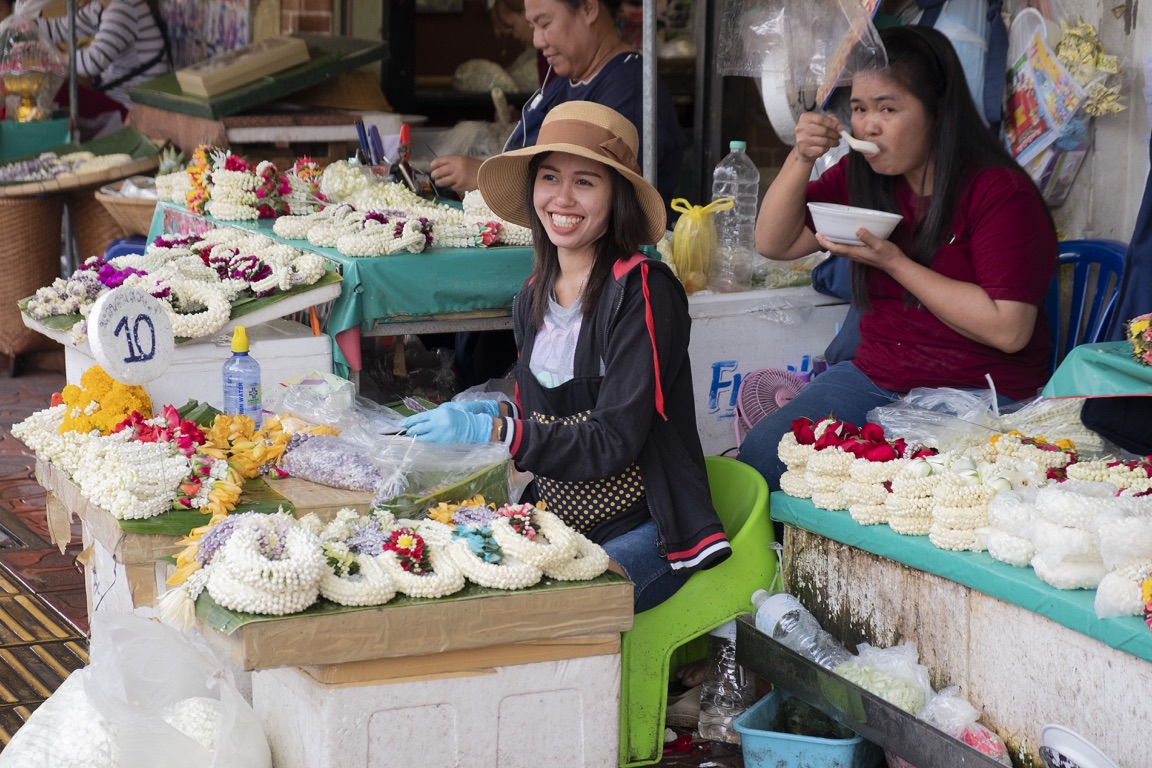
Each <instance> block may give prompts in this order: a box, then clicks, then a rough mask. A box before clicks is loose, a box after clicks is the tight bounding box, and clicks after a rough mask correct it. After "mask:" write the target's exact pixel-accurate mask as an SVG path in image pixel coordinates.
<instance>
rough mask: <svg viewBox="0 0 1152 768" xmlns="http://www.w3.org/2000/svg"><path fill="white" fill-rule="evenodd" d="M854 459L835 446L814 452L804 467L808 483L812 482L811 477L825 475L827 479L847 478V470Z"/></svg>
mask: <svg viewBox="0 0 1152 768" xmlns="http://www.w3.org/2000/svg"><path fill="white" fill-rule="evenodd" d="M855 460H856V457H855V456H853V455H852V454H851V453H847V452H845V451H842V450H841V449H840V448H838V447H836V446H832V447H829V448H825V449H824V450H822V451H816V452H814V453H813V454H812V456H810V457H809V458H808V464H807V466H806V469H807V472H808V482H812V475H813V474H815V475H825V476H828V477H843V478H844V479H847V478H848V470H849V468H850V467H851V466H852V462H853V461H855Z"/></svg>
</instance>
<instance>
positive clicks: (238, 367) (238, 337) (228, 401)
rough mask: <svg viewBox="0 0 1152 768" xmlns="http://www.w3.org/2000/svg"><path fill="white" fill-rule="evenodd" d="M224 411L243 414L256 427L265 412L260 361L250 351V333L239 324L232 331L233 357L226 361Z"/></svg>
mask: <svg viewBox="0 0 1152 768" xmlns="http://www.w3.org/2000/svg"><path fill="white" fill-rule="evenodd" d="M223 373H224V376H223V378H224V413H227V414H230V415H233V416H237V415H240V414H243V415H245V416H247V417H249V418H250V419H252V421H254V422H256V426H260V420H261V418H262V417H263V414H264V411H263V407H262V403H261V397H260V364H259V363H258V362H256V361H255V360H253V359H252V357H251V356H250V355H249V354H248V332H247V331H245V330H244V326H241V325H238V326H236V329H235V330H234V331H233V332H232V357H230V358H228V359H227V360H226V361H225V362H224V370H223Z"/></svg>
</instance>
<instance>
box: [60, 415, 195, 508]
mask: <svg viewBox="0 0 1152 768" xmlns="http://www.w3.org/2000/svg"><path fill="white" fill-rule="evenodd" d="M189 467H190V465H189V463H188V458H187V457H186V456H184V455H183V454H181V453H179V452H178V451H176V449H175V446H174V445H172V444H171V443H167V442H155V443H141V442H137V441H135V440H133V439H132V435H131V433H130V432H129V431H128V430H125V431H123V432H117V433H115V434H111V435H107V436H104V437H100V438H98V439H92V440H89V441H87V443H86V444H85V446H84V449H83V452H82V454H81V457H80V460H79V463H78V465H77V466H76V467H75V468H74V469H73V470H72V480H73V482H75V483H76V485H77V486H79V488H80V492H81V493H83V494H84V496H85V497H87V498H88V499H89V500H90V501H91V502H92V503H93V504H95V505H96V506H98V507H101V508H103V509H104V510H106V511H107V512H108V514H110V515H112V517H114V518H116V519H117V520H138V519H143V518H148V517H155V516H156V515H159V514H161V513H162V512H167V511H168V510H169V509H171V508H172V503H173V502H174V501H175V500H176V494H177V492H178V491H179V486H180V481H181V480H183V479H184V478H185V477H186V476H187V475H188V471H189Z"/></svg>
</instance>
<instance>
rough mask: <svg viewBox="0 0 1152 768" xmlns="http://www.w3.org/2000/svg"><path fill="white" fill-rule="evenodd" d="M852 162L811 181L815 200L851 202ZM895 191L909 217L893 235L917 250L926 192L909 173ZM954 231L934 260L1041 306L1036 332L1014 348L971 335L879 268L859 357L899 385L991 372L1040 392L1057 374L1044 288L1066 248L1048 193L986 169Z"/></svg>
mask: <svg viewBox="0 0 1152 768" xmlns="http://www.w3.org/2000/svg"><path fill="white" fill-rule="evenodd" d="M846 168H847V162H846V160H844V161H841V162H840V163H839V164H837V165H836V166H834V167H832V168H830V169H829V170H828V171H826V172H825V173H824V174H823V175H822V176H821V177H820V178H819V179H817V180H816V181H813V182H811V183H810V184H809V185H808V200H809V201H810V202H828V203H840V204H848V181H847V176H846ZM895 192H896V198H897V202H898V203H899V206H900V212H901V213H902V214H903V215H904V221H903V222H901V223H900V224H898V225H897V226H896V229H895V231H894V232H893V233H892V236H891V237H890V239H891V240H892V242H894V243H895V244H896V245H898V246H899V247H900V249H901V250H903V251H904V252H905V253H911V250H912V249H911V245H912V243H911V238H912V222H913V221H914V220H915V218H914V217H915V207H916V197H915V195H913V193H912V189H911V187H909V186H908V184H907V182H906V181H904V179H902V178H901V179H898V180H897V182H896V185H895ZM808 227H809V228H810V229H811V228H812V221H811V218H809V220H808ZM950 231H951V233H952V235H951V236H950V237H949V238H947V239H946V241H945V244H944V245H942V246H941V248H940V250H939V251H938V252H937V254H936V258H935V260H934V261H933V262H932V269H933V270H934V271H936V272H939V273H940V274H942V275H946V276H948V277H950V278H953V279H955V280H963V281H965V282H969V283H975V284H976V285H979V286H980V287H981V288H983V289H984V291H985V292H986V293H987V294H988V295H989V296H990V297H991V298H993V299H1002V300H1007V301H1020V302H1026V303H1028V304H1034V305H1036V306H1037V307H1039V308H1040V312H1039V314H1038V315H1037V317H1036V325H1035V328H1034V329H1033V331H1032V338H1031V340H1030V341H1029V342H1028V344H1027V345H1026V346H1025V347H1024V349H1022V350H1020V351H1019V352H1014V353H1011V354H1009V353H1006V352H1001V351H1000V350H998V349H995V348H993V347H989V346H987V345H985V344H981V343H980V342H977V341H973V340H971V339H968V338H966V337H964V336H961V335H960V334H959V333H957V332H956V331H954V330H952V329H951V328H949V327H948V326H947V325H945V324H944V323H943V322H941V321H940V320H939V319H937V317H936V316H935V315H933V314H932V313H931V312H929V311H928V310H927V309H924V308H923V307H920V306H918V305H915V304H913V305H912V306H908V305H906V304H905V299H904V288H903V286H901V285H900V284H899V283H898V282H896V281H895V280H893V279H892V278H891V277H889V276H888V275H887V274H886V273H884V272H881V271H880V270H878V269H873V270H870V274H869V277H868V296H869V298H870V299H871V302H872V311H871V312H866V313H864V314H863V316H862V317H861V320H860V337H861V343H860V345H859V346H858V347H857V348H856V360H855V362H856V366H857V367H858V368H859V369H860V370H861V371H863V372H864V373H865V374H867V376H868V377H869V378H870V379H872V381H874V382H875V383H876V384H877V385H879V386H881V387H883V388H884V389H889V390H892V391H894V392H907V391H908V390H910V389H913V388H914V387H963V388H980V389H986V388H987V387H988V382H987V380H986V379H985V378H984V375H985V374H991V376H992V381H993V383H994V384H995V386H996V391H997V392H999V393H1001V394H1004V395H1007V396H1008V397H1011V398H1013V399H1016V400H1021V399H1024V398H1029V397H1033V396H1035V395H1036V394H1037V391H1038V390H1039V389H1040V388H1041V387H1043V386H1044V383H1045V382H1046V381H1047V380H1048V358H1049V354H1050V352H1051V347H1052V344H1051V338H1050V334H1049V330H1048V321H1047V319H1046V317H1045V315H1044V295H1045V292H1046V291H1047V289H1048V284H1049V283H1050V282H1051V281H1052V275H1053V273H1054V271H1055V268H1056V258H1057V253H1058V246H1057V243H1056V234H1055V232H1053V230H1052V226H1051V224H1050V223H1049V219H1048V216H1047V213H1046V212H1045V207H1044V201H1043V200H1042V199H1041V198H1040V195H1039V194H1038V193H1037V192H1036V188H1035V187H1034V186H1033V185H1032V183H1031V182H1030V181H1029V180H1028V178H1027V177H1026V176H1024V175H1023V174H1022V173H1020V172H1018V171H1015V170H1013V169H1011V168H981V169H976V170H974V171H973V172H972V174H971V179H970V181H969V183H968V186H967V188H966V189H965V190H964V192H963V194H962V195H961V198H960V200H959V202H958V203H957V205H956V210H955V212H954V213H953V215H952V224H951V228H950Z"/></svg>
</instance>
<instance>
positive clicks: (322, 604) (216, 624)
mask: <svg viewBox="0 0 1152 768" xmlns="http://www.w3.org/2000/svg"><path fill="white" fill-rule="evenodd" d="M622 581H627V579H625V578H624V577H623V576H620V575H618V574H615V573H605V574H603V575H601V576H597V577H596V578H594V579H590V580H588V581H554V580H551V579H547V578H545V579H544V580H543V581H541V582H540V583H539V584H537V585H536V586H533V587H528V588H527V589H521V590H516V591H517V592H562V591H564V590H568V589H583V588H584V587H590V586H599V585H601V584H616V583H619V582H622ZM506 594H508V590H505V589H492V588H490V587H481V586H478V585H476V584H473V583H471V582H469V583H467V584H465V585H464V588H463V589H461V590H460V591H459V592H456V593H455V594H451V595H448V596H447V597H438V598H435V599H430V598H426V597H408V596H407V595H400V594H398V595H396V597H394V598H392V599H391V600H389V601H388V602H387V603H386V604H385V605H383V606H379V605H368V606H351V605H340V604H339V603H333V602H330V601H328V600H325V599H324V598H320V599H319V600H317V601H316V603H314V604H313V605H312V606H311V607H310V608H307V609H305V610H303V611H301V612H300V613H293V614H289V615H287V616H264V615H261V614H255V613H242V612H240V611H232V610H229V609H227V608H224V607H223V606H221V605H219V604H218V603H217V602H216V601H215V600H213V599H212V595H210V594H208V590H204V591H203V592H201V593H200V597H198V598H197V599H196V618H198V619H199V620H200V621H202V622H203V623H204V625H205V626H208V627H212V629H214V630H216V631H217V632H220V633H222V634H225V635H230V634H232V633H233V632H235V631H236V630H237V629H240V628H241V627H243V626H245V625H246V624H255V623H256V622H260V621H281V620H283V619H295V618H300V617H302V616H327V615H329V614H337V613H352V612H353V611H369V610H377V609H379V608H385V609H387V608H391V607H393V606H404V605H420V604H427V603H447V602H455V601H460V600H475V599H477V598H481V597H493V596H495V595H506Z"/></svg>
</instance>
